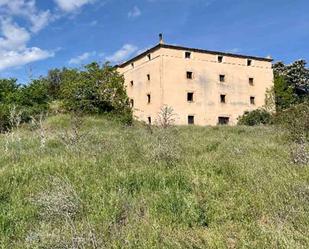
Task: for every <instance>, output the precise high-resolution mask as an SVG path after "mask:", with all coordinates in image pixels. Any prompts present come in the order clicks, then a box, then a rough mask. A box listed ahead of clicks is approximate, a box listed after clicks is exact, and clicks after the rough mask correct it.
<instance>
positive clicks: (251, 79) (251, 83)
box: [249, 78, 254, 86]
mask: <svg viewBox="0 0 309 249" xmlns="http://www.w3.org/2000/svg"><path fill="white" fill-rule="evenodd" d="M249 84H250V85H251V86H253V84H254V78H249Z"/></svg>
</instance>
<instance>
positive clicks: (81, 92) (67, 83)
mask: <svg viewBox="0 0 309 249" xmlns="http://www.w3.org/2000/svg"><path fill="white" fill-rule="evenodd" d="M61 98H62V100H63V102H64V106H65V107H66V109H67V110H69V111H80V112H84V113H92V114H96V113H106V112H107V113H110V112H117V113H122V114H123V113H126V112H127V111H129V110H130V108H129V102H128V97H127V93H126V90H125V87H124V78H123V76H121V75H120V74H119V73H118V72H117V70H116V68H114V67H111V66H109V65H108V64H105V65H104V66H103V67H100V65H99V64H97V63H91V64H89V65H86V66H85V67H84V70H82V71H80V70H77V69H70V70H68V69H66V70H64V71H63V75H62V84H61ZM129 112H130V111H129Z"/></svg>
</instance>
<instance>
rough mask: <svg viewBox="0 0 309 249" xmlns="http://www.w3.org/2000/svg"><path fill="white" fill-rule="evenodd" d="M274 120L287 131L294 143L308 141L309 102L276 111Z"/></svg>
mask: <svg viewBox="0 0 309 249" xmlns="http://www.w3.org/2000/svg"><path fill="white" fill-rule="evenodd" d="M275 122H276V124H278V125H280V126H281V127H283V128H284V129H285V130H286V131H287V133H288V136H289V138H290V139H291V140H292V141H294V142H296V143H303V142H305V141H309V102H305V103H302V104H299V105H295V106H293V107H291V108H289V109H287V110H284V111H282V112H280V113H278V114H277V115H276V118H275Z"/></svg>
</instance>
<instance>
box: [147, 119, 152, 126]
mask: <svg viewBox="0 0 309 249" xmlns="http://www.w3.org/2000/svg"><path fill="white" fill-rule="evenodd" d="M151 123H152V121H151V117H148V124H150V125H151Z"/></svg>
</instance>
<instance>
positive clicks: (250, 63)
mask: <svg viewBox="0 0 309 249" xmlns="http://www.w3.org/2000/svg"><path fill="white" fill-rule="evenodd" d="M247 66H248V67H249V66H252V60H249V59H248V60H247Z"/></svg>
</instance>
